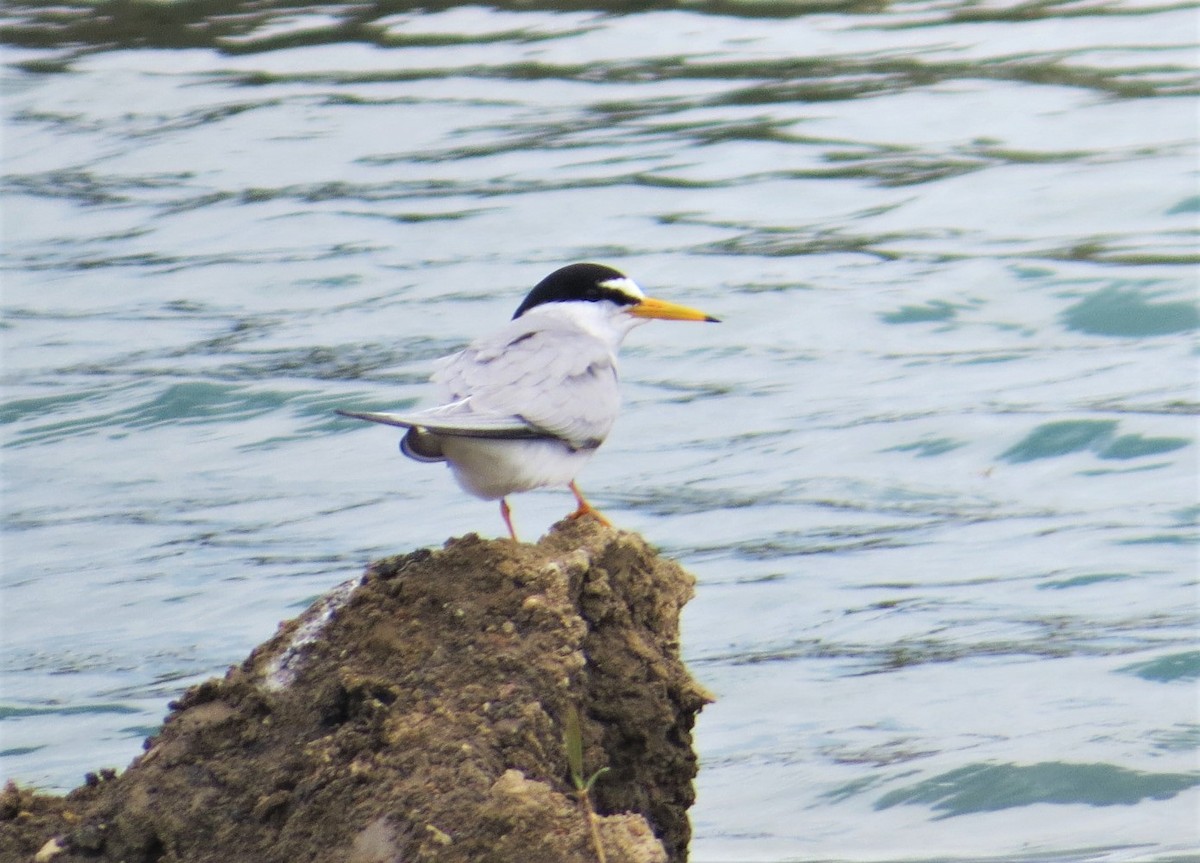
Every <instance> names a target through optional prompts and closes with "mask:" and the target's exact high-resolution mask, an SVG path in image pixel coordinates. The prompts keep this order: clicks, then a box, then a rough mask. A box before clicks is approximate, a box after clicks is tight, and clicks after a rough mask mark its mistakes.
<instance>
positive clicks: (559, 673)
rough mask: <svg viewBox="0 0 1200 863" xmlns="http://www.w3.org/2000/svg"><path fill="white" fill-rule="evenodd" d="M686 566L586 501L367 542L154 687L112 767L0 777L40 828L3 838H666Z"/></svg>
mask: <svg viewBox="0 0 1200 863" xmlns="http://www.w3.org/2000/svg"><path fill="white" fill-rule="evenodd" d="M692 589H693V579H692V577H691V576H690V575H688V574H687V573H686V572H684V571H683V570H682V569H680V568H679V567H678V566H677V565H676V564H674V563H672V562H670V561H667V560H664V559H662V558H660V557H658V556H657V555H656V554H654V552H653V551H652V550H651V549H650V548H649V547H648V546H647V545H646V544H645V542H644V541H643V540H642V539H640V538H639V537H637V536H636V535H633V534H629V533H623V532H616V531H613V530H611V529H607V528H603V527H601V526H599V525H597V524H595V523H594V522H591V521H590V520H586V519H581V520H580V521H578V522H564V523H561V524H559V525H556V526H555V528H554V529H553V530H552V531H551V533H550V534H548V535H547V536H546V537H544V538H543V539H542V540H541V541H540V542H539V543H538V544H537V545H536V546H534V545H518V544H516V543H513V542H510V541H508V540H494V541H484V540H481V539H479V538H478V537H475V536H468V537H465V538H462V539H456V540H451V541H450V542H448V543H447V544H446V545H445V547H444V548H443V549H441V550H438V551H429V550H424V551H418V552H414V553H412V554H409V555H406V556H403V557H394V558H388V559H385V560H380V561H376V562H375V563H373V564H371V565H370V567H368V569H367V571H366V574H365V575H364V576H363V577H362V578H361V579H360V580H359V581H358V582H357V583H356V584H350V585H343V586H342V587H341V588H338V589H337V590H335V591H333V592H331V594H330V595H329V596H328V597H326V598H324V599H322V600H319V601H318V602H317V603H314V605H313V607H312V608H310V609H309V611H308V612H306V613H305V614H304V615H302V616H301V617H300V618H298V619H297V620H295V621H292V622H290V623H288V624H285V625H283V626H282V627H281V628H280V631H279V632H278V633H277V634H276V635H275V637H274V638H272V639H271V640H270V641H268V642H267V643H266V644H264V645H262V646H260V647H259V648H257V649H256V650H255V651H254V652H253V653H252V654H251V655H250V657H249V658H248V659H247V660H246V661H245V662H244V663H242V665H240V666H238V667H236V668H232V669H230V671H229V672H228V673H227V674H226V675H225V677H224V678H223V679H219V680H218V679H213V680H209V681H207V682H205V683H203V684H201V685H199V686H196V687H193V688H192V689H191V690H189V691H188V692H187V693H186V694H185V695H184V696H183V697H182V698H181V699H180V700H179V701H178V702H177V703H174V704H172V712H171V713H170V715H169V716H168V717H167V720H166V723H165V724H164V726H163V728H162V730H161V732H160V733H159V734H158V735H157V736H156V737H154V738H152V739H151V740H149V741H147V751H146V752H145V753H144V754H143V755H142V756H140V757H139V758H137V759H135V760H134V762H133V763H132V764H131V765H130V767H129V768H128V769H127V770H126V771H125V772H124V773H123V774H121V775H120V776H117V777H115V778H113V777H111V775H106V776H105V779H104V781H97V782H93V783H91V784H88V785H85V786H82V787H81V788H79V789H76V791H74V792H72V793H71V795H68V797H67V798H65V799H64V798H45V801H46V802H44V803H37V801H38V800H40V799H42V798H40V797H39V796H37V795H30V794H28V792H22V791H19V790H18V789H15V787H14V788H13V789H12V791H11V793H10V792H9V791H8V790H7V789H6V791H5V796H4V798H3V799H2V800H0V811H2V812H5V813H7V812H10V811H25V810H28V809H30V807H32V806H35V805H39V806H42V807H43V809H44V810H45V812H44V814H43V816H42V817H41V818H39V819H33V820H34V821H36V825H35V826H36V829H37V830H38V831H40V833H38V834H37V838H38V841H37V842H36V844H33V843H32V841H31V840H32V834H25V833H22V832H21V830H23V829H24V828H19V825H20V822H21V821H22V820H23V819H22V818H20V817H18V816H16V815H12V816H9V817H5V818H3V819H2V820H0V859H3V860H8V859H29V858H30V857H31V856H32V854H33V853H34V852H36V850H37V848H39V847H43V844H44V843H46V839H47V836H54V837H55V839H54V841H55V842H56V843H58V847H59V848H61V849H62V850H61V851H59V852H58V853H56V854H55V855H54V861H55V863H66V861H75V860H83V859H87V860H93V861H94V860H101V861H118V860H124V861H128V863H173V861H187V863H193V861H194V863H209V861H211V863H217V861H220V863H231V861H234V863H236V861H254V863H271V861H280V863H283V861H287V863H302V861H313V863H316V861H322V863H323V861H328V860H349V861H352V863H398V861H403V863H412V861H442V863H475V861H480V860H489V861H496V863H503V861H510V860H511V861H519V863H543V861H544V863H575V861H579V863H584V861H586V863H594V861H596V860H597V856H598V855H597V849H596V847H595V843H596V842H597V841H599V842H600V843H602V845H603V848H604V851H605V856H606V857H607V860H608V861H609V863H666V861H684V860H686V857H687V845H688V840H689V837H690V826H689V823H688V818H687V809H688V807H689V806H690V805H691V803H692V799H693V792H692V779H693V777H694V776H695V773H696V758H695V755H694V753H693V752H692V749H691V729H692V724H693V722H694V720H695V716H696V714H697V713H698V712H699V710H700V709H701V707H702V706H703V704H704V703H705V702H706V701H707V700H709V697H708V695H707V694H706V693H705V692H704V690H703V689H701V688H700V687H699V686H698V685H697V684H696V683H695V682H694V681H693V680H692V679H691V677H690V676H689V675H688V673H687V670H686V668H685V667H684V666H683V664H682V661H681V660H680V657H679V626H678V624H679V612H680V610H681V608H682V607H683V605H684V603H685V602H687V600H688V599H689V598H690V597H691V595H692ZM572 711H577V715H578V716H579V719H580V722H579V728H580V737H581V739H582V748H583V764H584V770H585V772H586V774H587V775H588V776H590V775H591V774H592V773H594V772H595V771H597V770H599V769H600V768H607V771H606V772H605V773H604V774H603V776H602V777H601V778H600V779H599V780H598V781H597V783H596V784H595V786H594V788H593V789H592V792H591V795H590V800H591V804H592V806H593V807H594V810H595V813H596V824H595V828H596V829H595V833H593V831H592V825H591V824H590V823H589V816H588V813H587V812H586V811H585V809H584V808H583V807H582V805H581V803H580V801H579V800H578V799H577V797H576V795H575V793H574V788H575V786H574V784H573V781H572V774H571V769H570V767H569V765H568V761H567V754H566V746H565V738H564V726H565V723H566V721H567V717H568V716H569V715H570V713H571V712H572ZM584 778H586V777H584ZM22 794H24V795H25V797H22V796H21V795H22ZM55 801H59V802H58V803H55ZM56 807H57V808H56ZM68 812H69V814H70V818H67V817H66V814H67V813H68ZM24 820H25V821H29V820H30V819H24ZM72 837H75V840H77V841H75V840H73V838H72ZM45 847H47V848H48V847H50V846H49V845H48V844H45ZM18 849H20V853H21V854H23V855H25V856H22V857H15V856H14V857H12V858H10V857H8V856H5V855H6V854H7V853H8V852H9V851H17V850H18ZM25 849H32V850H25ZM47 859H49V858H47Z"/></svg>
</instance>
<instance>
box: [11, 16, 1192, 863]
mask: <svg viewBox="0 0 1200 863" xmlns="http://www.w3.org/2000/svg"><path fill="white" fill-rule="evenodd" d="M4 15H5V18H6V29H5V38H6V41H7V47H6V48H5V51H4V59H5V63H6V65H5V71H4V87H5V98H4V110H5V121H4V126H3V147H4V174H5V178H4V182H5V188H6V197H5V200H4V204H3V219H4V221H3V231H4V260H3V266H4V270H3V325H2V326H3V329H2V330H0V333H2V337H3V405H2V408H0V410H2V414H0V418H2V419H3V425H2V428H3V431H4V447H3V450H2V451H0V453H2V458H3V480H4V498H3V500H4V513H5V518H4V533H3V573H4V590H3V602H2V611H0V613H2V615H3V616H2V625H3V665H2V669H0V674H2V676H0V685H2V691H0V735H2V737H0V758H2V759H3V760H2V767H0V772H2V773H3V776H4V777H6V778H7V777H15V778H17V779H19V780H21V781H23V782H26V783H33V784H37V785H40V786H42V787H45V788H50V789H66V788H70V787H73V786H74V785H76V784H78V782H79V781H80V780H81V777H82V774H83V772H84V771H85V770H90V769H95V768H97V767H100V766H104V765H124V764H126V763H127V762H128V761H129V760H130V758H132V757H133V756H134V755H135V754H136V753H137V752H138V751H139V750H140V745H141V740H142V738H143V737H144V736H145V735H146V734H148V733H151V732H152V731H153V729H154V728H155V727H156V725H157V724H158V722H159V721H160V720H161V717H162V716H163V714H164V713H165V711H166V703H167V701H169V700H170V699H171V698H173V697H176V696H177V695H178V694H179V693H180V692H181V691H182V689H183V688H184V687H186V686H187V685H189V684H191V683H194V682H196V681H199V680H201V679H204V678H205V677H207V676H209V675H212V674H219V673H221V672H222V671H223V669H224V668H225V667H226V666H227V665H228V664H230V663H234V662H237V661H239V660H240V659H241V658H242V657H243V656H244V655H245V654H246V653H247V651H248V650H249V649H250V648H251V647H252V646H253V645H255V644H256V643H258V642H260V641H262V640H263V639H265V638H266V637H267V636H269V635H270V634H271V633H272V631H273V629H274V626H275V624H276V622H277V621H279V620H281V619H284V618H287V617H290V616H292V615H294V614H296V613H297V612H298V611H299V610H300V609H302V608H303V607H304V606H305V605H306V604H307V603H308V602H309V601H311V600H312V599H313V598H314V597H316V596H318V595H320V594H321V593H322V592H324V591H325V590H327V589H329V588H331V587H333V586H334V585H336V584H337V583H339V582H341V581H342V580H344V579H345V578H347V577H349V576H350V575H352V574H353V573H355V572H356V571H358V570H359V568H360V567H361V566H362V565H363V563H364V562H365V561H367V560H368V559H370V558H372V557H374V556H379V555H383V554H391V553H397V552H403V551H407V550H409V549H411V548H414V547H418V546H423V545H430V544H438V543H440V542H441V541H442V540H444V539H445V538H446V537H447V536H450V535H456V534H462V533H465V532H468V531H479V532H481V533H484V534H485V535H500V534H501V533H502V531H503V527H502V524H501V522H500V519H499V515H498V513H497V512H496V511H495V506H494V504H489V503H485V502H481V501H476V500H473V499H469V498H466V497H465V496H463V495H462V494H460V493H459V492H458V490H457V489H456V487H455V486H454V484H453V482H452V480H451V478H450V476H449V475H448V473H447V472H446V471H444V470H440V469H434V468H429V467H424V466H420V465H416V464H413V463H411V462H407V461H405V460H404V459H402V458H401V457H400V456H399V455H398V454H397V452H396V450H395V443H396V440H395V439H396V435H395V434H393V433H392V432H390V431H389V430H385V429H382V428H370V427H365V426H362V425H361V424H358V423H354V422H351V421H348V420H347V421H343V420H340V419H338V418H336V417H334V416H333V414H332V411H333V409H334V408H336V407H351V406H353V407H364V408H385V407H393V408H394V407H402V406H410V405H415V404H427V403H428V401H427V399H428V397H429V393H430V391H429V389H428V388H427V386H426V385H425V378H426V376H427V374H428V372H429V369H430V361H431V360H432V359H433V358H435V357H437V356H440V355H442V354H445V353H448V352H450V351H453V350H455V349H457V348H458V347H460V346H461V345H462V344H463V343H464V342H465V341H467V340H468V339H470V338H471V337H473V336H475V335H478V334H480V333H483V332H485V331H487V330H488V329H489V328H491V327H492V326H494V325H496V324H497V323H498V322H499V321H502V320H504V319H506V318H507V317H508V316H509V315H510V314H511V312H512V310H513V308H515V306H516V305H517V303H518V302H519V301H520V299H521V297H522V296H523V294H524V292H525V290H526V289H527V288H528V287H529V286H530V285H532V284H533V283H534V282H535V281H537V280H538V279H540V278H541V277H542V276H543V275H545V274H546V273H547V272H549V271H550V270H552V269H554V268H555V267H556V266H558V265H559V264H561V263H565V262H568V261H573V260H583V259H594V260H601V261H604V262H606V263H610V264H613V265H616V266H619V267H621V268H622V269H624V270H626V271H627V272H629V273H630V274H631V275H632V276H634V277H635V278H636V279H638V281H639V282H640V283H641V284H642V285H643V286H645V287H646V288H647V290H648V292H650V293H652V294H655V295H658V296H662V297H664V298H666V299H670V300H675V301H679V302H686V303H688V304H691V305H696V306H699V307H701V308H703V309H705V310H707V311H709V312H711V313H713V314H716V315H718V316H720V317H722V318H723V319H724V320H725V322H724V323H723V324H721V325H720V326H719V327H715V326H704V327H702V326H699V325H685V324H654V325H652V326H648V327H646V328H644V329H642V330H639V331H637V332H636V333H634V334H633V335H632V336H631V337H630V339H629V341H628V343H627V347H626V350H625V353H624V365H623V373H624V388H625V394H626V407H625V412H624V414H623V416H622V418H621V421H620V422H619V423H618V426H617V429H616V431H615V433H614V434H613V436H612V437H611V438H610V439H609V441H608V442H607V443H606V445H605V446H604V448H603V449H602V450H601V452H600V454H599V455H598V457H597V458H596V459H595V460H594V461H593V462H592V464H591V465H590V466H589V467H588V468H587V469H586V470H585V471H584V473H583V475H582V476H581V485H582V486H583V488H584V489H585V490H587V491H588V492H589V495H590V496H591V497H592V499H593V501H594V502H595V503H596V504H597V505H598V506H600V507H601V508H603V509H604V510H605V512H606V513H607V514H608V515H609V516H610V517H611V518H612V519H613V520H614V521H615V522H617V523H618V524H620V525H622V526H624V527H627V528H631V529H634V530H638V531H641V532H642V533H643V534H645V535H646V536H647V537H648V538H650V540H651V541H652V542H654V543H656V544H658V545H659V546H661V547H662V548H663V550H664V551H665V552H666V553H668V554H670V555H672V556H674V557H676V558H678V559H679V560H681V561H682V562H683V563H684V565H686V566H687V567H688V568H689V569H690V570H692V571H693V572H695V573H696V574H697V575H698V576H699V578H700V586H699V591H698V595H697V597H696V599H695V600H694V601H693V603H692V604H691V605H690V606H689V608H688V609H687V612H686V617H685V627H686V629H685V649H686V653H687V657H688V659H689V661H690V662H691V664H692V666H693V668H694V670H695V672H696V673H697V675H698V676H699V677H700V678H701V680H702V681H703V682H704V683H705V685H707V686H708V687H709V688H710V689H712V690H713V691H714V692H715V693H716V694H717V695H718V697H719V700H718V701H717V702H716V703H715V704H714V705H712V706H711V707H709V708H708V709H706V711H705V712H704V714H703V716H702V719H701V722H700V725H699V727H698V734H697V742H698V746H699V749H700V753H701V756H702V770H701V774H700V777H699V780H698V793H699V800H698V803H697V805H696V807H695V809H694V810H693V819H694V824H695V829H696V836H695V841H694V844H693V849H692V854H693V858H694V859H695V860H697V861H701V863H707V861H714V863H715V861H778V860H824V859H837V860H875V861H878V860H896V859H922V860H932V859H980V860H982V859H987V860H996V859H998V860H1005V861H1015V860H1088V861H1097V860H1102V861H1109V860H1177V859H1181V858H1183V857H1185V856H1187V855H1188V854H1190V853H1191V851H1192V850H1193V849H1194V848H1195V847H1197V845H1198V844H1200V827H1198V826H1197V817H1196V816H1197V805H1198V803H1200V765H1198V763H1197V753H1198V751H1200V708H1198V699H1197V679H1198V678H1200V649H1198V648H1197V644H1196V626H1197V613H1196V612H1197V607H1198V603H1197V600H1198V598H1200V597H1198V596H1197V569H1198V567H1197V557H1196V544H1195V541H1196V524H1197V520H1198V518H1200V507H1198V506H1197V497H1196V490H1197V489H1196V477H1197V449H1196V403H1197V398H1196V371H1197V369H1196V353H1195V342H1194V339H1195V334H1196V331H1197V328H1198V326H1200V318H1198V312H1197V305H1196V299H1197V298H1196V276H1197V264H1198V263H1200V257H1198V256H1197V252H1196V234H1197V222H1198V218H1200V187H1198V186H1197V182H1196V144H1195V142H1196V137H1197V99H1196V95H1197V92H1198V91H1200V86H1198V80H1197V79H1198V76H1197V73H1196V69H1195V57H1196V55H1195V47H1194V43H1195V41H1196V40H1195V36H1196V24H1197V19H1196V11H1195V9H1194V8H1191V7H1189V6H1187V5H1183V4H1178V5H1176V4H1170V3H1163V4H1150V3H1137V2H1128V3H1114V4H1099V3H1087V2H1078V3H1027V4H1020V5H1017V4H1005V3H999V2H997V3H987V4H969V3H955V2H945V3H928V2H927V3H895V4H882V3H874V2H857V3H856V2H845V3H837V2H832V3H819V4H807V5H806V4H780V3H744V4H724V3H718V2H715V0H714V2H701V3H696V4H690V5H688V6H686V7H680V8H673V7H670V6H668V5H665V4H664V5H661V6H659V7H657V8H648V9H646V10H645V11H642V12H637V13H631V12H627V11H625V7H624V6H613V7H612V8H611V9H606V8H604V7H602V6H599V5H597V6H585V5H582V4H564V5H563V6H562V7H561V8H555V7H552V6H542V5H539V4H536V3H520V4H511V5H496V6H462V7H458V6H452V5H446V6H439V5H436V4H435V5H425V6H422V7H415V6H414V7H407V6H403V5H399V4H392V5H371V4H358V5H354V6H344V7H342V6H331V5H322V6H276V7H274V8H265V7H262V6H257V5H245V6H239V5H235V4H221V3H219V2H212V3H204V4H200V3H174V4H151V5H140V4H137V3H117V2H111V3H106V4H101V6H99V7H95V10H94V11H93V7H90V6H89V7H81V6H72V5H69V4H54V5H40V4H10V5H9V6H7V7H6V10H5V12H4ZM571 503H572V502H571V500H570V497H569V494H567V493H565V492H549V491H548V492H542V493H536V494H531V495H526V496H522V497H520V498H517V499H515V500H514V506H515V514H516V519H517V523H518V526H519V528H520V529H521V530H522V532H523V533H524V534H525V535H526V536H530V537H532V536H535V535H537V534H538V533H540V532H541V531H542V530H544V529H545V527H547V526H548V525H549V524H550V523H551V522H552V521H554V520H555V519H556V518H557V517H559V516H561V515H562V514H563V513H565V512H566V511H567V510H568V509H569V508H570V506H571Z"/></svg>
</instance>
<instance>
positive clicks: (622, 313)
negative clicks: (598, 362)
mask: <svg viewBox="0 0 1200 863" xmlns="http://www.w3.org/2000/svg"><path fill="white" fill-rule="evenodd" d="M556 303H569V304H576V303H578V304H592V303H595V304H597V306H598V307H600V308H602V309H603V310H604V312H605V313H606V314H607V315H608V316H609V317H610V319H611V320H612V321H613V323H614V324H618V323H619V324H620V328H621V329H622V330H628V329H631V328H632V327H634V326H636V325H637V324H639V323H644V322H645V321H647V320H653V319H656V318H657V319H659V320H665V321H711V322H714V323H715V322H716V321H717V319H716V318H714V317H713V316H712V315H709V314H705V313H704V312H701V311H699V310H697V309H692V308H688V307H687V306H681V305H678V304H676V303H669V302H667V301H666V300H656V299H654V298H653V297H647V296H646V295H645V294H644V293H643V292H642V289H641V288H639V287H638V285H637V282H635V281H634V280H633V279H631V278H629V277H628V276H627V275H625V274H624V273H622V272H620V271H619V270H614V269H613V268H612V267H606V266H604V265H603V264H570V265H569V266H566V267H562V268H561V269H557V270H555V271H554V272H553V273H551V274H550V275H548V276H546V278H544V279H542V280H541V281H540V282H538V284H537V285H536V286H535V287H534V289H533V290H532V291H530V292H529V295H528V296H526V297H525V301H524V302H522V303H521V305H520V306H519V307H518V308H517V311H516V314H514V315H513V319H514V320H515V319H516V318H519V317H521V315H523V314H525V313H526V312H528V311H530V310H531V309H536V308H540V307H545V308H546V309H547V310H551V309H553V308H554V307H555V306H554V305H553V304H556ZM576 308H580V306H576Z"/></svg>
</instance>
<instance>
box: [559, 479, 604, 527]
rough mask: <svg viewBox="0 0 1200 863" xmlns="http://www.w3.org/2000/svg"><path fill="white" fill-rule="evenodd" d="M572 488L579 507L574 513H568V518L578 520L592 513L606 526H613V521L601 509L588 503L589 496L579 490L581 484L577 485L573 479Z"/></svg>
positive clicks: (593, 516) (592, 515)
mask: <svg viewBox="0 0 1200 863" xmlns="http://www.w3.org/2000/svg"><path fill="white" fill-rule="evenodd" d="M570 488H571V491H572V492H573V493H574V495H575V501H576V503H578V504H579V507H578V508H577V509H576V510H575V511H574V512H573V513H571V514H570V515H568V516H567V518H569V519H571V521H576V520H577V519H581V518H583V517H584V516H585V515H590V516H591V517H592V518H594V519H596V521H598V522H600V523H601V524H602V525H604V526H605V527H612V526H613V523H612V522H611V521H609V520H608V519H607V518H605V517H604V515H603V513H601V512H600V510H598V509H596V508H595V507H594V506H592V505H591V504H590V503H588V501H587V498H585V497H584V496H583V492H581V491H580V490H579V486H577V485H575V482H574V480H572V481H571V485H570Z"/></svg>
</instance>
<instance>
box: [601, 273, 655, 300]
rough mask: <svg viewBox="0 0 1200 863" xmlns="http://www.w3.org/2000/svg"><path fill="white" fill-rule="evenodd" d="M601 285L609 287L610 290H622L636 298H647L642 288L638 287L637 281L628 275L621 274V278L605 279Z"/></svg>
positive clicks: (623, 292)
mask: <svg viewBox="0 0 1200 863" xmlns="http://www.w3.org/2000/svg"><path fill="white" fill-rule="evenodd" d="M600 287H602V288H608V289H609V290H610V291H620V292H621V293H622V294H624V295H625V296H627V297H631V298H632V299H635V300H644V299H646V295H645V294H644V293H642V289H641V288H639V287H638V284H637V282H635V281H634V280H633V279H631V278H629V277H628V276H621V277H620V278H619V279H605V280H604V281H603V282H601V283H600Z"/></svg>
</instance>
